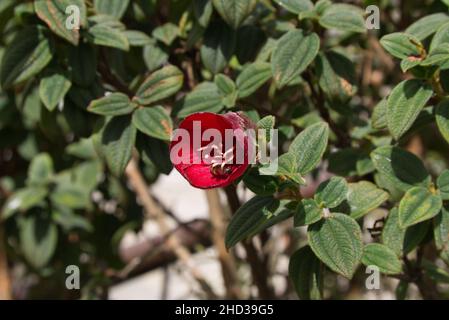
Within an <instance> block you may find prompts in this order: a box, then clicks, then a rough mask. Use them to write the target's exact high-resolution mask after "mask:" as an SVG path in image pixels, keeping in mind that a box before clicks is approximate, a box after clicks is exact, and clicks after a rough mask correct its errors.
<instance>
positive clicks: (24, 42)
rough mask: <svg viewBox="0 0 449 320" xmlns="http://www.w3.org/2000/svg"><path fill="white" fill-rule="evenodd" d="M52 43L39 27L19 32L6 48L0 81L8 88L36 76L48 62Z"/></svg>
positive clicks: (51, 53)
mask: <svg viewBox="0 0 449 320" xmlns="http://www.w3.org/2000/svg"><path fill="white" fill-rule="evenodd" d="M52 55H53V42H51V41H50V39H49V38H47V37H46V36H45V34H44V31H43V28H41V27H36V26H32V27H27V28H25V29H23V30H22V31H20V32H19V33H18V34H17V35H16V36H15V37H14V39H13V40H12V41H11V43H10V45H9V46H8V47H7V48H6V50H5V53H4V54H3V58H2V62H1V71H0V80H1V85H2V87H3V88H9V87H11V86H13V85H15V84H18V83H21V82H23V81H25V80H28V79H30V78H31V77H33V76H34V75H36V74H38V73H39V72H41V71H42V69H44V68H45V66H46V65H47V64H48V63H49V62H50V60H51V58H52Z"/></svg>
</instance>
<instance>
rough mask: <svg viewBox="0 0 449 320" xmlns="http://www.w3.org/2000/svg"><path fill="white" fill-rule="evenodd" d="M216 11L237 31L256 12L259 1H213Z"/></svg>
mask: <svg viewBox="0 0 449 320" xmlns="http://www.w3.org/2000/svg"><path fill="white" fill-rule="evenodd" d="M212 3H213V4H214V7H215V10H217V12H218V13H219V14H220V16H221V17H222V18H223V20H224V21H226V23H227V24H229V25H230V26H231V27H232V28H233V29H237V28H238V27H239V26H240V25H241V24H242V22H243V21H244V20H245V19H246V17H248V16H249V15H250V14H251V12H252V11H253V10H254V8H255V6H256V4H257V0H212Z"/></svg>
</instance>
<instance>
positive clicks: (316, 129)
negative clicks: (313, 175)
mask: <svg viewBox="0 0 449 320" xmlns="http://www.w3.org/2000/svg"><path fill="white" fill-rule="evenodd" d="M328 138H329V126H328V124H327V123H325V122H319V123H316V124H313V125H311V126H309V127H307V128H306V129H305V130H303V131H302V132H301V133H300V134H299V135H298V136H297V137H296V138H295V139H294V140H293V142H292V143H291V145H290V148H289V151H288V153H290V154H292V155H293V156H294V158H295V161H296V172H298V173H300V174H301V175H305V174H306V173H309V172H310V171H312V170H313V169H314V168H315V167H316V166H317V165H318V163H319V162H320V160H321V158H322V156H323V154H324V151H325V150H326V147H327V141H328Z"/></svg>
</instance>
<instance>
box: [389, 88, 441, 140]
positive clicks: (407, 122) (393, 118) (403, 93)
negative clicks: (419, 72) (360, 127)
mask: <svg viewBox="0 0 449 320" xmlns="http://www.w3.org/2000/svg"><path fill="white" fill-rule="evenodd" d="M432 95H433V90H432V87H431V86H430V85H429V84H427V83H425V82H423V81H421V80H418V79H412V80H405V81H403V82H401V83H400V84H399V85H397V86H396V87H395V88H394V89H393V91H392V92H391V95H390V97H389V98H388V102H387V124H388V129H389V130H390V132H391V134H392V135H393V137H394V138H395V139H396V140H398V139H399V138H400V137H401V136H402V135H403V134H404V133H405V132H406V131H407V130H408V129H410V127H411V126H412V125H413V123H414V122H415V120H416V118H418V115H419V113H420V112H421V110H422V109H423V108H424V107H425V105H426V103H427V101H429V99H430V98H431V97H432Z"/></svg>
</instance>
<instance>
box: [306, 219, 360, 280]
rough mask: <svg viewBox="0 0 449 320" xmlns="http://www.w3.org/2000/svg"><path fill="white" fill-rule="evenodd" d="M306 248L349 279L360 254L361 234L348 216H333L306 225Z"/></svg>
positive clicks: (355, 267)
mask: <svg viewBox="0 0 449 320" xmlns="http://www.w3.org/2000/svg"><path fill="white" fill-rule="evenodd" d="M307 236H308V239H309V245H310V247H311V248H312V250H313V252H314V253H315V254H316V256H317V257H318V258H319V259H320V260H321V261H323V262H324V264H326V265H327V266H328V267H329V268H330V269H331V270H333V271H334V272H337V273H339V274H341V275H343V276H345V277H346V278H348V279H351V278H352V276H353V274H354V272H355V270H356V269H357V266H358V265H359V263H360V259H361V258H362V252H363V243H362V232H361V230H360V227H359V225H358V224H357V222H356V221H355V220H354V219H352V218H351V217H349V216H347V215H345V214H342V213H334V214H332V216H331V217H329V218H326V219H323V220H320V221H318V222H317V223H315V224H312V225H311V226H309V229H308V232H307Z"/></svg>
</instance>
